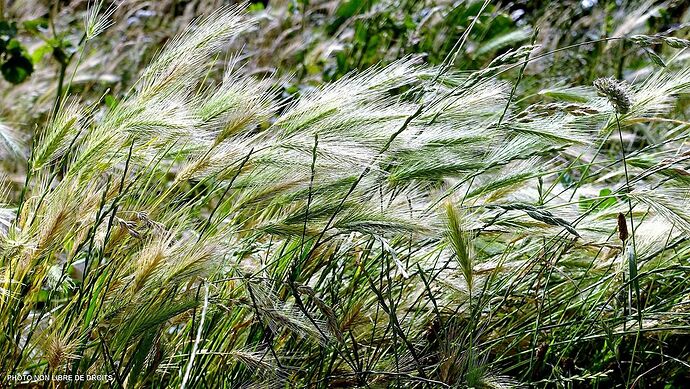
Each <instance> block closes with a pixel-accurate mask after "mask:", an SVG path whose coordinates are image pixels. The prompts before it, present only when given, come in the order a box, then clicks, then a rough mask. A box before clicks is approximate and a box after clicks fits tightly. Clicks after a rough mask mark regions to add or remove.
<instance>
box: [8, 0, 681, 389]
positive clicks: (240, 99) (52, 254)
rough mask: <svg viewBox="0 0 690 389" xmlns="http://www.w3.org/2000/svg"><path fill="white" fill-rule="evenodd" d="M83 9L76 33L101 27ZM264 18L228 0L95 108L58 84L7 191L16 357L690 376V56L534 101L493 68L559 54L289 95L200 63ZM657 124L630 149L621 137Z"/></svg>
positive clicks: (281, 370)
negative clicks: (684, 97)
mask: <svg viewBox="0 0 690 389" xmlns="http://www.w3.org/2000/svg"><path fill="white" fill-rule="evenodd" d="M90 15H91V16H90V18H89V19H88V21H87V29H86V30H87V31H90V32H91V33H90V34H87V37H86V40H87V43H88V41H89V40H91V39H93V38H94V37H95V36H96V35H97V34H98V32H100V31H101V30H102V29H103V28H105V26H106V24H105V22H104V19H103V18H102V17H97V16H95V15H97V13H90ZM254 24H255V21H254V20H252V19H251V18H248V17H247V16H246V15H244V14H243V12H242V11H241V9H238V8H224V9H221V10H219V11H217V12H215V13H214V14H213V15H212V16H210V17H208V18H206V19H204V20H201V21H199V22H198V23H196V24H194V25H193V26H192V27H190V28H189V29H187V30H186V31H185V32H184V33H182V34H180V35H179V36H178V37H177V38H175V39H173V40H172V41H170V42H169V43H168V44H167V45H166V47H165V49H164V50H162V51H161V52H160V53H159V54H158V55H157V56H156V57H155V59H154V60H153V61H152V62H151V63H150V64H149V65H148V67H146V68H145V70H144V71H143V72H142V74H141V77H140V78H139V80H138V81H137V82H136V83H135V84H134V86H133V87H132V88H131V90H130V91H129V92H128V93H127V94H126V96H125V97H124V98H123V99H122V100H120V101H118V102H117V104H112V105H111V106H110V107H109V109H108V110H107V111H105V112H103V111H102V110H99V109H97V107H95V106H93V105H91V104H86V103H84V102H80V101H79V99H78V98H76V97H72V98H67V96H65V98H63V99H62V100H61V102H60V105H59V106H58V107H57V108H56V109H55V112H54V114H53V117H52V119H50V120H49V121H48V122H47V123H45V124H44V125H42V126H40V127H39V128H38V129H37V132H36V135H35V137H34V142H33V145H32V147H31V151H30V153H29V155H28V158H27V159H28V168H27V172H26V175H25V183H24V185H22V187H21V194H20V196H19V198H18V199H14V198H12V196H10V195H9V192H10V190H9V185H7V188H8V189H7V190H6V191H5V192H6V194H8V195H7V196H5V202H4V206H3V208H2V209H0V227H1V228H0V255H1V260H0V273H1V274H2V278H1V279H0V328H2V334H3V336H2V337H1V338H0V339H1V340H0V372H6V373H8V374H18V373H27V372H28V373H35V374H43V373H47V374H64V373H71V374H77V373H80V374H110V375H112V376H113V381H112V382H110V384H111V385H114V386H118V387H120V386H121V387H168V386H169V387H185V388H198V387H208V388H218V387H245V386H251V387H286V386H295V387H331V386H333V387H338V386H344V387H352V386H363V387H384V386H396V387H397V386H412V387H463V386H468V387H513V386H519V385H521V384H528V383H531V384H533V385H541V386H547V385H551V384H556V383H557V384H559V385H566V386H567V385H575V384H577V383H597V382H598V383H603V384H605V385H609V384H610V385H624V384H625V385H636V384H639V383H640V382H643V380H644V379H645V375H646V374H647V373H648V371H649V369H650V368H654V369H660V370H663V371H665V372H667V374H669V377H678V376H679V375H680V376H682V374H685V373H683V372H684V371H685V372H687V367H688V363H687V361H686V360H685V359H686V358H687V356H688V351H687V350H686V347H685V345H682V344H680V343H682V341H684V340H687V333H688V329H689V328H690V327H689V326H688V302H689V301H690V300H688V296H689V294H688V292H689V290H688V284H687V282H686V281H685V280H686V279H687V277H688V273H689V272H690V266H689V265H688V248H689V247H690V246H688V244H687V239H688V236H689V235H688V234H690V212H689V211H688V199H687V193H688V185H690V180H689V179H688V177H689V176H690V174H689V173H688V171H687V170H686V169H685V166H687V164H688V163H687V159H688V156H690V153H688V150H687V145H686V142H685V139H686V137H687V135H688V123H687V122H685V121H682V120H676V119H673V118H671V117H669V116H668V114H669V112H671V109H672V108H673V106H674V103H675V101H676V96H678V95H680V94H683V93H686V92H687V91H688V90H689V89H690V70H688V68H687V67H683V65H682V64H680V66H679V67H680V69H674V67H673V66H672V65H673V64H672V63H669V66H668V67H667V68H663V69H661V70H657V71H655V72H653V73H652V74H650V75H649V76H648V77H645V79H643V80H640V81H638V82H635V83H634V84H633V85H631V86H630V87H625V88H623V87H622V86H621V85H622V84H620V83H619V82H618V81H615V80H611V79H602V80H600V81H598V82H596V83H595V86H596V89H598V90H599V91H600V92H603V93H604V94H605V96H597V95H596V93H595V92H596V90H595V88H594V87H591V86H583V87H572V88H561V89H559V90H558V91H557V93H556V91H552V92H549V93H545V94H544V95H543V96H544V101H543V102H535V103H533V104H529V105H528V106H526V107H523V106H520V105H518V104H517V103H516V101H517V100H518V99H519V90H518V89H517V85H516V84H512V83H511V82H509V81H505V79H504V78H502V77H501V76H502V75H504V74H506V72H508V71H509V70H512V69H520V68H522V69H524V65H525V64H526V63H527V62H529V61H532V60H537V59H538V58H540V57H543V56H546V55H548V53H547V54H541V55H540V56H535V57H533V58H530V53H531V52H532V50H533V49H534V47H533V46H527V47H524V48H521V49H517V50H514V51H510V52H508V53H506V54H504V55H502V56H501V57H499V58H497V59H495V60H494V61H493V62H491V64H490V65H489V66H488V67H486V68H483V69H481V70H479V71H475V72H463V73H458V72H454V71H453V70H452V67H451V66H448V63H447V62H444V63H443V64H441V65H439V66H430V65H426V64H424V62H423V61H422V60H421V59H420V58H417V57H414V56H411V57H404V58H402V59H399V60H396V61H394V62H393V63H391V64H390V65H387V66H380V67H376V68H372V69H369V70H366V71H363V72H360V73H357V74H350V75H348V76H346V77H344V78H342V79H340V80H338V81H335V82H332V83H330V84H326V85H323V86H321V87H318V88H314V89H312V90H310V91H308V92H306V93H304V94H302V95H301V96H300V97H299V98H297V99H295V100H292V101H289V100H284V99H282V98H281V97H280V96H279V94H278V92H277V90H276V88H275V87H274V85H275V80H273V79H272V78H271V77H270V76H267V77H265V78H257V77H255V76H251V75H247V74H246V73H245V72H243V71H242V66H243V60H242V59H241V58H239V57H232V58H230V59H229V60H227V61H224V62H223V66H224V69H225V70H224V75H223V76H222V79H218V80H216V79H214V78H213V77H209V74H211V73H212V70H213V69H214V68H216V67H217V66H216V65H217V64H216V63H215V62H214V58H218V56H217V53H219V52H221V51H222V50H223V48H224V47H225V45H226V43H227V42H228V41H229V40H230V39H231V38H233V37H235V36H237V35H238V34H242V33H243V32H244V31H246V30H247V29H249V28H252V26H253V25H254ZM459 48H460V47H458V49H459ZM521 75H522V73H520V76H521ZM602 76H608V75H602ZM518 80H519V78H518ZM518 82H519V81H518ZM547 95H548V97H549V99H550V100H547ZM659 121H661V122H664V123H670V125H671V126H670V128H669V129H668V131H666V132H665V133H660V134H658V137H657V138H656V139H655V141H654V142H653V143H652V142H650V143H649V144H648V145H645V146H643V147H639V148H636V149H634V150H633V151H627V155H626V154H623V153H621V152H620V151H621V150H620V149H616V148H617V147H622V148H623V149H624V150H625V149H629V145H626V144H625V142H624V136H623V134H621V137H620V140H621V143H618V138H617V137H610V135H611V134H612V133H614V130H616V129H618V128H619V127H621V128H622V129H624V131H626V132H628V131H630V130H631V129H635V128H636V127H635V126H640V125H643V126H644V125H647V124H648V123H650V122H659ZM0 134H1V135H2V140H3V143H2V144H3V147H5V149H6V150H7V152H13V151H12V150H15V151H16V153H19V154H21V148H20V147H17V146H16V141H14V139H16V137H14V136H13V133H12V131H10V130H9V127H0ZM650 138H651V137H650ZM626 139H627V138H626ZM623 155H624V156H625V159H623ZM624 174H625V176H624ZM624 177H625V178H627V179H625V178H624ZM624 181H625V183H624V184H621V182H624ZM0 187H2V186H0ZM592 356H596V357H592ZM602 361H604V362H606V363H605V364H602ZM103 385H105V384H103Z"/></svg>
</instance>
